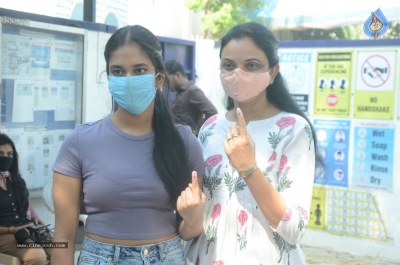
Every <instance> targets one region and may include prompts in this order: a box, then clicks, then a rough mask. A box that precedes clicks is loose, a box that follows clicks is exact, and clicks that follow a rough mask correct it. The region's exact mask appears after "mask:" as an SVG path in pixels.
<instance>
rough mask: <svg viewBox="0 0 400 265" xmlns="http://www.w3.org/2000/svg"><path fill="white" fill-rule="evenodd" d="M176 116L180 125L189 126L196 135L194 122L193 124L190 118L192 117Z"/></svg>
mask: <svg viewBox="0 0 400 265" xmlns="http://www.w3.org/2000/svg"><path fill="white" fill-rule="evenodd" d="M175 116H176V118H178V123H179V124H182V125H186V126H189V127H190V129H191V130H192V133H193V134H195V128H194V122H193V120H192V118H190V116H188V115H181V114H178V115H175Z"/></svg>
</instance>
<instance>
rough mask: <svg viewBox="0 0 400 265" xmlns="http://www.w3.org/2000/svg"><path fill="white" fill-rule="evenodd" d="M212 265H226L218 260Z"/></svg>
mask: <svg viewBox="0 0 400 265" xmlns="http://www.w3.org/2000/svg"><path fill="white" fill-rule="evenodd" d="M212 265H225V263H224V262H223V261H222V260H216V261H214V262H213V264H212Z"/></svg>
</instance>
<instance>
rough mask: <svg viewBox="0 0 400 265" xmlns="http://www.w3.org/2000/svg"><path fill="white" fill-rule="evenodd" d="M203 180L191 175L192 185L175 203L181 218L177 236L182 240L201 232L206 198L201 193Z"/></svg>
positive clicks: (193, 174) (194, 172)
mask: <svg viewBox="0 0 400 265" xmlns="http://www.w3.org/2000/svg"><path fill="white" fill-rule="evenodd" d="M202 189H203V178H198V177H197V172H196V171H193V173H192V183H191V184H189V187H187V188H186V189H185V190H184V191H182V193H181V196H179V198H178V201H177V207H176V208H177V211H178V212H179V214H180V216H181V217H182V218H183V221H182V222H181V223H180V225H179V228H178V233H179V236H180V237H181V238H182V239H183V240H189V239H192V238H194V237H196V236H198V235H200V234H201V232H203V215H204V206H205V201H206V196H205V195H204V193H203V191H202Z"/></svg>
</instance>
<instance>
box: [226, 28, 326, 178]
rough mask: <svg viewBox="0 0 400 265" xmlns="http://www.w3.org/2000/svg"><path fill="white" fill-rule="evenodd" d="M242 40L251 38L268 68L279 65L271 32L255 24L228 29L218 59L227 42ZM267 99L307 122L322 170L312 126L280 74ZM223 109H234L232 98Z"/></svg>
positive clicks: (322, 164)
mask: <svg viewBox="0 0 400 265" xmlns="http://www.w3.org/2000/svg"><path fill="white" fill-rule="evenodd" d="M243 38H251V39H252V40H253V41H254V44H255V45H256V46H257V47H258V48H260V49H261V50H262V51H264V53H265V56H267V58H268V62H269V67H270V68H272V67H274V66H275V65H277V64H278V63H279V56H278V48H279V43H278V40H277V39H276V37H275V35H274V34H273V33H272V31H270V30H269V29H267V28H266V27H265V26H263V25H261V24H258V23H255V22H249V23H244V24H239V25H236V26H235V27H233V28H232V29H230V30H229V31H228V32H227V33H226V34H225V36H224V37H222V39H221V49H220V52H219V57H220V58H221V54H222V50H223V49H224V47H225V46H226V44H228V42H229V41H231V40H232V39H235V40H238V39H243ZM267 99H268V101H269V102H270V103H271V104H273V105H274V106H275V107H276V108H278V109H280V110H282V111H285V112H289V113H294V114H297V115H299V116H301V117H303V118H304V119H306V120H307V122H308V124H309V125H310V128H311V131H312V135H313V139H314V148H315V158H316V166H318V167H322V168H324V167H325V163H324V160H323V158H322V157H321V155H320V154H319V152H318V149H317V141H316V139H317V138H316V137H315V130H314V126H313V125H312V123H311V122H310V121H309V120H308V118H307V116H306V115H305V114H304V112H303V111H302V110H301V109H300V108H299V106H298V105H297V103H296V102H295V101H294V99H293V97H292V95H291V94H290V93H289V91H288V89H287V87H286V84H285V81H284V79H283V77H282V75H281V73H280V72H278V74H277V75H276V77H275V79H274V82H273V84H271V85H269V86H268V89H267ZM225 107H226V108H227V109H228V110H230V109H232V108H233V107H234V104H233V100H232V98H230V97H227V100H226V102H225ZM318 177H321V176H318Z"/></svg>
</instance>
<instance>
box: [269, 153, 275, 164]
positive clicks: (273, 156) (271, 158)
mask: <svg viewBox="0 0 400 265" xmlns="http://www.w3.org/2000/svg"><path fill="white" fill-rule="evenodd" d="M275 160H276V152H275V151H273V152H272V155H271V156H270V157H269V159H268V162H273V161H275Z"/></svg>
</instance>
